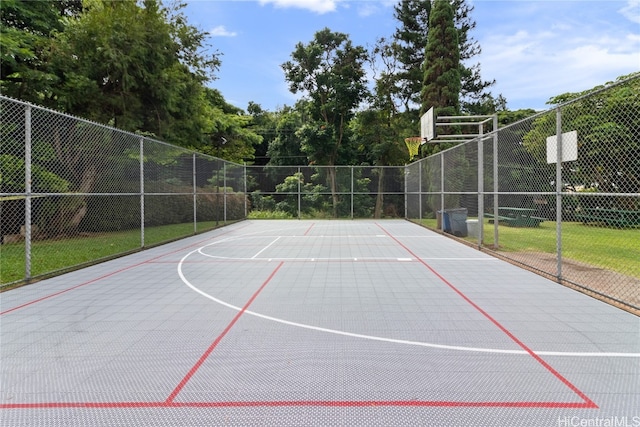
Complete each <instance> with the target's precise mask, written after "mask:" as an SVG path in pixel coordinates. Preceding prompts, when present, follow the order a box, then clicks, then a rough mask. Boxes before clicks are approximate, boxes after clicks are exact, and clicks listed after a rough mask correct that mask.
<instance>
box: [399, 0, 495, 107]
mask: <svg viewBox="0 0 640 427" xmlns="http://www.w3.org/2000/svg"><path fill="white" fill-rule="evenodd" d="M438 1H439V0H436V1H432V0H404V1H402V2H400V3H399V4H398V5H396V6H395V8H394V16H395V18H396V19H397V20H398V21H399V22H400V24H401V25H400V27H399V28H397V29H396V32H395V33H394V42H393V43H392V44H391V45H392V46H393V49H394V50H395V51H396V52H397V56H398V59H399V61H400V62H401V63H402V64H403V66H402V71H400V72H398V74H397V76H396V85H397V89H396V94H395V95H396V96H398V97H399V98H400V99H401V100H402V102H403V103H404V105H405V110H406V111H409V109H410V107H411V104H418V105H419V104H420V103H421V98H420V92H421V90H422V86H423V78H424V73H423V70H424V69H423V67H424V65H425V46H427V43H428V33H429V30H430V28H431V27H430V23H429V19H430V15H431V11H432V8H433V7H434V6H435V3H437V2H438ZM450 3H451V5H452V7H453V10H454V13H455V16H454V25H455V27H456V29H457V31H458V45H459V53H460V60H459V67H460V80H461V88H460V94H459V97H460V111H463V112H467V113H471V114H490V113H493V112H495V111H497V110H498V109H506V106H505V104H506V101H505V100H504V98H502V97H501V96H500V97H498V98H497V99H495V98H494V97H493V96H492V95H491V94H490V93H488V92H487V89H488V88H489V87H490V86H492V85H493V84H495V80H491V81H485V80H482V78H481V76H480V64H473V65H468V64H467V63H468V62H469V61H470V60H471V59H472V58H473V57H475V56H477V55H478V54H480V51H481V49H480V45H479V44H478V42H477V41H476V40H474V39H473V37H471V35H470V32H471V31H472V30H473V29H474V28H475V26H476V23H475V21H473V19H472V18H471V14H472V12H473V6H470V5H469V3H468V2H467V0H450Z"/></svg>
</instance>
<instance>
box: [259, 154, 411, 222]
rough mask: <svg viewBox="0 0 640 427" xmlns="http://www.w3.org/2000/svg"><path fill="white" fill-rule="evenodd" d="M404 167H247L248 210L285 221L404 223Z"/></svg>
mask: <svg viewBox="0 0 640 427" xmlns="http://www.w3.org/2000/svg"><path fill="white" fill-rule="evenodd" d="M404 170H405V167H404V166H395V167H394V166H384V167H371V166H333V167H330V166H247V181H248V183H247V186H248V191H249V197H250V200H251V207H252V210H253V211H254V212H256V213H258V212H259V213H263V214H264V215H266V216H268V217H273V216H274V215H280V217H286V218H383V217H386V218H404V216H405V215H404V212H405V207H404V203H405V197H404V178H405V174H404Z"/></svg>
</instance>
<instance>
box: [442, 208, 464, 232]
mask: <svg viewBox="0 0 640 427" xmlns="http://www.w3.org/2000/svg"><path fill="white" fill-rule="evenodd" d="M444 213H445V215H444V218H445V221H444V223H445V229H444V231H445V233H449V234H453V235H454V236H458V237H467V234H468V233H467V208H457V209H447V210H445V211H444ZM447 219H448V221H447ZM447 222H448V224H447ZM447 225H449V230H447Z"/></svg>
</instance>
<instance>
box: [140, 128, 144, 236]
mask: <svg viewBox="0 0 640 427" xmlns="http://www.w3.org/2000/svg"><path fill="white" fill-rule="evenodd" d="M140 247H141V248H144V138H140Z"/></svg>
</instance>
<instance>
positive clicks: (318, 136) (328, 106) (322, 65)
mask: <svg viewBox="0 0 640 427" xmlns="http://www.w3.org/2000/svg"><path fill="white" fill-rule="evenodd" d="M291 57H292V60H291V61H287V62H285V63H284V64H282V68H283V70H284V72H285V77H286V80H287V81H288V82H289V89H290V91H291V92H293V93H298V92H303V93H305V94H306V95H307V96H308V97H309V99H310V101H311V102H308V103H306V104H305V106H306V108H307V111H306V112H307V113H308V115H309V119H308V120H307V121H306V123H305V124H304V125H303V126H301V128H300V130H299V131H298V135H297V136H298V137H299V138H300V140H301V144H302V150H303V151H304V152H305V153H306V154H307V156H308V157H309V159H310V160H311V161H312V162H317V163H319V164H323V165H328V166H330V167H333V166H334V165H336V164H339V163H347V160H346V158H345V155H349V154H352V153H353V150H349V149H348V148H347V147H345V146H344V145H345V144H346V143H347V142H348V141H349V138H348V137H347V135H346V134H347V132H348V123H349V120H350V119H351V118H352V117H353V114H354V111H355V108H356V107H357V106H358V105H360V103H361V102H362V101H363V100H364V99H365V97H366V95H367V93H368V90H367V87H366V79H365V77H366V74H365V70H364V66H363V62H364V60H365V59H366V57H367V53H366V51H365V49H364V48H362V47H360V46H353V44H352V43H351V40H350V39H349V37H348V36H347V35H346V34H343V33H338V32H332V31H331V30H329V29H328V28H325V29H323V30H321V31H318V32H317V33H316V34H315V36H314V40H312V41H311V42H310V43H309V44H307V45H304V44H302V43H298V44H297V45H296V48H295V50H294V52H293V53H292V54H291ZM336 185H337V184H336V176H335V170H334V169H330V172H329V187H330V188H331V193H332V198H333V208H334V214H335V215H337V208H338V202H339V200H338V196H337V194H336Z"/></svg>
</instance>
